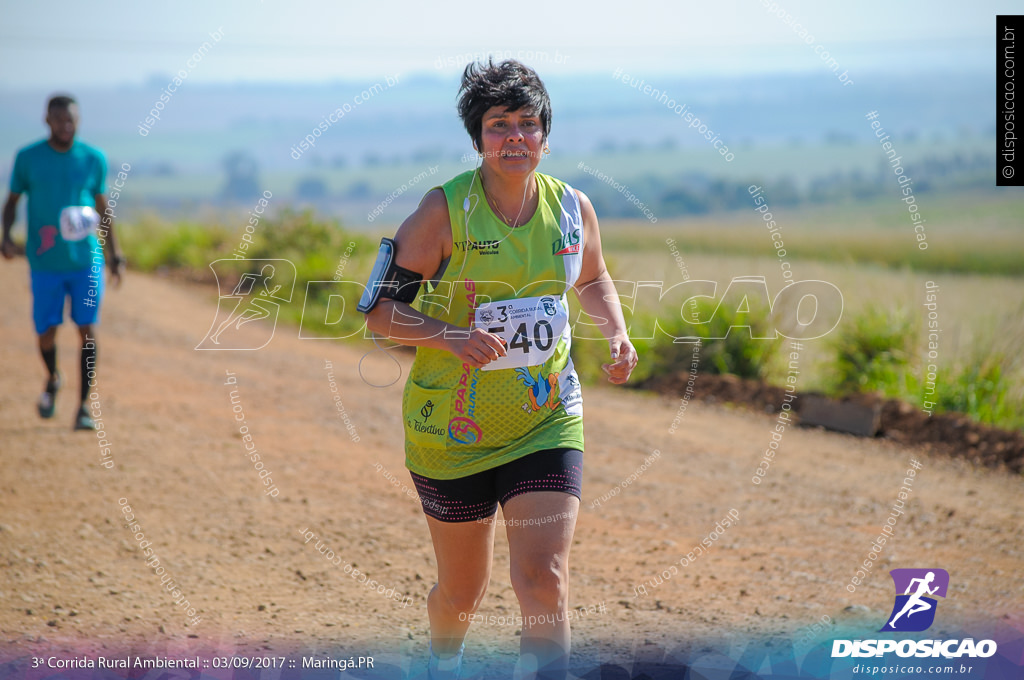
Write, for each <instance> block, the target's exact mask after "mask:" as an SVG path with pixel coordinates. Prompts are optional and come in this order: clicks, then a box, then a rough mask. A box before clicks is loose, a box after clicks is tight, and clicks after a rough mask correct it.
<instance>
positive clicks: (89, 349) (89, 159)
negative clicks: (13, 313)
mask: <svg viewBox="0 0 1024 680" xmlns="http://www.w3.org/2000/svg"><path fill="white" fill-rule="evenodd" d="M46 124H47V125H49V126H50V138H49V139H45V140H42V141H39V142H36V143H35V144H32V145H30V146H27V147H25V148H24V149H21V150H20V151H19V152H18V154H17V156H15V159H14V171H13V172H12V173H11V189H10V194H8V196H7V202H6V203H5V204H4V210H3V241H2V242H0V252H2V254H3V256H4V258H5V259H8V260H10V259H12V258H13V257H15V256H16V255H17V254H18V253H19V252H20V250H21V249H20V248H19V247H18V246H17V245H16V244H15V243H14V242H13V241H12V240H11V227H13V226H14V220H15V215H16V211H17V207H18V200H19V199H20V198H21V195H22V194H25V193H27V194H28V195H29V200H28V229H27V234H28V236H27V239H26V244H25V254H26V255H27V257H28V264H29V271H30V276H31V284H32V318H33V320H34V322H35V328H36V333H37V334H38V336H39V353H40V354H41V355H42V357H43V363H44V364H45V365H46V371H47V380H46V387H45V388H44V390H43V393H42V395H40V397H39V402H38V404H37V408H38V411H39V415H40V416H41V417H43V418H52V417H53V415H54V413H55V411H56V407H57V400H56V397H57V391H58V390H59V389H60V387H61V382H62V379H61V374H60V372H59V371H58V370H57V344H56V340H57V327H58V326H60V325H61V324H62V323H63V322H64V302H65V298H67V297H70V298H71V319H72V320H73V321H74V322H75V324H76V325H77V326H78V334H79V335H80V336H81V338H82V353H81V357H80V366H81V378H82V382H81V392H80V400H79V408H78V411H77V413H76V414H75V420H74V429H76V430H93V429H95V424H94V423H93V421H92V418H91V417H90V415H89V410H88V409H87V408H86V404H85V402H86V397H87V395H88V394H89V379H88V374H89V371H93V370H95V364H96V335H95V331H94V328H93V326H94V325H95V324H96V323H97V322H98V321H99V312H100V304H101V302H102V299H103V287H104V286H103V270H104V264H105V258H104V256H103V249H102V248H101V247H100V242H99V240H98V238H97V228H99V232H100V236H101V237H102V238H103V239H104V242H105V244H106V247H107V252H108V253H109V255H110V260H111V264H110V276H111V280H112V281H113V282H114V285H115V286H117V285H120V283H121V267H122V266H123V265H124V257H123V256H122V255H121V254H120V252H119V250H118V248H117V239H116V237H115V235H114V224H113V219H112V215H113V213H112V211H108V210H107V197H106V195H105V193H104V192H105V191H106V177H107V160H106V158H105V157H104V156H103V152H101V151H100V150H99V149H96V148H94V147H92V146H89V145H88V144H85V143H83V142H80V141H77V140H75V132H76V130H77V128H78V104H77V103H76V102H75V100H74V99H72V98H71V97H68V96H65V95H58V96H55V97H52V98H51V99H50V100H49V102H48V103H47V106H46ZM101 222H102V224H101Z"/></svg>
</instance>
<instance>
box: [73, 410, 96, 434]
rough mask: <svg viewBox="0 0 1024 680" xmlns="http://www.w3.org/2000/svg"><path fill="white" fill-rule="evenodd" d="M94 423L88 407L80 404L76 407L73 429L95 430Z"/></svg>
mask: <svg viewBox="0 0 1024 680" xmlns="http://www.w3.org/2000/svg"><path fill="white" fill-rule="evenodd" d="M95 429H96V423H94V422H93V421H92V416H90V415H89V409H87V408H86V407H85V404H82V405H81V406H80V407H79V408H78V415H77V416H75V430H95Z"/></svg>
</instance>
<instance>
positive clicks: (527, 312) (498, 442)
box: [402, 171, 583, 479]
mask: <svg viewBox="0 0 1024 680" xmlns="http://www.w3.org/2000/svg"><path fill="white" fill-rule="evenodd" d="M535 176H536V178H537V189H538V192H539V201H538V205H537V211H536V212H535V213H534V215H533V217H532V218H531V219H530V221H529V222H527V223H526V224H524V225H521V226H520V227H518V228H516V229H510V228H509V227H508V226H507V225H506V224H505V223H504V222H502V221H501V220H499V219H498V217H497V216H496V215H495V214H494V213H493V212H492V210H491V207H490V205H488V203H487V201H486V200H485V199H484V192H483V188H482V186H481V180H480V176H479V173H476V174H474V173H473V172H472V171H468V172H465V173H462V174H461V175H458V176H457V177H455V178H453V179H452V180H450V181H449V182H447V183H446V184H444V185H443V186H442V187H441V188H442V189H443V190H444V194H445V198H446V199H447V201H448V213H449V216H450V219H451V225H452V244H453V247H452V255H451V258H450V260H449V262H448V264H447V266H446V267H445V269H444V271H443V272H442V273H441V276H440V277H438V278H437V279H435V280H434V281H433V282H430V283H428V284H426V285H425V286H424V289H423V290H422V291H421V294H420V296H419V298H418V299H417V300H416V303H415V306H416V308H417V309H419V310H420V311H421V312H423V313H424V314H426V315H428V316H431V317H435V318H437V319H441V320H442V321H447V322H449V323H453V324H456V325H458V326H461V327H464V328H466V327H473V326H474V325H476V326H478V327H481V328H485V329H487V330H489V331H490V332H493V333H497V334H499V335H501V336H502V337H504V338H505V339H506V342H507V344H508V354H509V356H508V357H507V358H504V359H502V361H501V362H494V363H492V364H490V365H489V366H488V368H489V369H492V367H495V366H498V367H497V368H493V369H492V370H483V369H476V368H473V367H471V366H469V365H468V364H464V363H462V361H461V360H460V359H459V358H458V357H456V356H455V355H454V354H452V353H451V352H447V351H444V350H437V349H432V348H429V347H418V348H417V349H416V359H415V361H414V362H413V366H412V371H411V372H410V374H409V379H408V380H407V381H406V384H405V390H404V392H403V395H402V413H403V420H404V424H405V454H406V466H407V467H408V468H409V469H410V470H411V471H413V472H415V473H417V474H419V475H423V476H424V477H429V478H432V479H457V478H459V477H465V476H468V475H471V474H475V473H477V472H482V471H484V470H489V469H491V468H494V467H497V466H499V465H503V464H504V463H507V462H509V461H512V460H515V459H517V458H521V457H522V456H525V455H528V454H531V453H535V452H537V451H540V450H543V449H549V448H558V447H566V448H575V449H579V450H581V451H582V450H583V396H582V393H581V391H580V383H579V378H578V377H577V375H576V371H575V369H574V368H573V363H572V359H571V358H570V357H569V346H570V342H571V328H570V326H569V324H568V323H567V321H568V304H567V303H568V300H567V295H566V293H567V292H568V290H569V289H570V288H571V287H572V285H573V284H574V283H575V282H576V279H577V277H578V276H579V273H580V267H581V265H582V258H583V218H582V215H581V212H580V202H579V196H578V195H577V194H576V191H575V190H573V188H572V187H570V186H569V185H567V184H565V183H564V182H561V181H559V180H557V179H555V178H553V177H550V176H548V175H543V174H541V173H535ZM467 201H468V202H467ZM467 220H468V227H467Z"/></svg>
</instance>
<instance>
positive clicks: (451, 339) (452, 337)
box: [444, 328, 508, 368]
mask: <svg viewBox="0 0 1024 680" xmlns="http://www.w3.org/2000/svg"><path fill="white" fill-rule="evenodd" d="M444 337H445V343H446V345H447V347H446V349H447V350H448V351H449V352H451V353H452V354H454V355H455V356H457V357H458V358H459V359H461V360H462V361H463V363H466V364H469V365H470V366H472V367H473V368H483V367H484V366H486V365H487V364H489V363H491V362H492V361H494V360H495V359H497V358H498V357H503V356H505V355H506V354H507V353H508V352H507V351H506V350H505V342H504V341H503V340H502V339H501V338H500V337H498V336H497V335H495V334H493V333H488V332H487V331H485V330H484V329H482V328H474V329H472V330H470V329H468V328H459V329H457V330H446V331H445V334H444Z"/></svg>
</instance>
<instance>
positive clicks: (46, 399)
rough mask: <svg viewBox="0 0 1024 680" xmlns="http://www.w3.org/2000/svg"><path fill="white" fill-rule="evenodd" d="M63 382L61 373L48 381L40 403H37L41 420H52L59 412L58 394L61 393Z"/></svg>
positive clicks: (40, 397)
mask: <svg viewBox="0 0 1024 680" xmlns="http://www.w3.org/2000/svg"><path fill="white" fill-rule="evenodd" d="M61 382H62V381H61V378H60V373H58V374H57V376H56V377H55V378H53V379H51V380H47V381H46V389H44V390H43V393H42V394H40V395H39V401H38V402H37V403H36V408H37V409H39V417H40V418H52V417H53V414H54V413H56V412H57V392H58V391H60V386H61Z"/></svg>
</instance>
